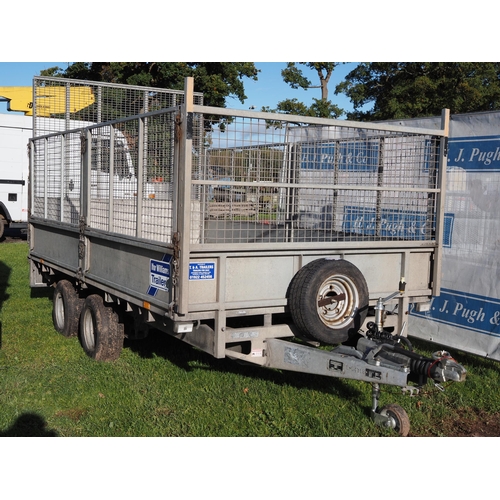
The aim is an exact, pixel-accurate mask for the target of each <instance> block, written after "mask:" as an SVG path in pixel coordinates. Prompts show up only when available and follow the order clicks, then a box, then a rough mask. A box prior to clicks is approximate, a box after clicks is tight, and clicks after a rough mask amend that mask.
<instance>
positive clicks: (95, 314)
mask: <svg viewBox="0 0 500 500" xmlns="http://www.w3.org/2000/svg"><path fill="white" fill-rule="evenodd" d="M123 338H124V334H123V324H122V323H119V321H118V315H117V314H116V312H115V311H114V310H113V308H112V307H110V306H107V305H105V304H104V301H103V300H102V297H101V296H100V295H97V294H93V295H89V296H88V297H87V298H86V299H85V303H84V305H83V310H82V314H81V316H80V340H81V343H82V347H83V350H84V351H85V353H86V354H87V356H89V357H91V358H93V359H95V360H96V361H114V360H115V359H118V358H119V357H120V353H121V351H122V348H123Z"/></svg>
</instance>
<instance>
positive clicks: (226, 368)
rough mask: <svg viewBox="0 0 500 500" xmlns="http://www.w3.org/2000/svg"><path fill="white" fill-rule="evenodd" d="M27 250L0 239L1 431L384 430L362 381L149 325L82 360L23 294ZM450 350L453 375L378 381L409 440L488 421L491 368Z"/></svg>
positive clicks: (43, 306)
mask: <svg viewBox="0 0 500 500" xmlns="http://www.w3.org/2000/svg"><path fill="white" fill-rule="evenodd" d="M27 254H28V245H27V244H26V243H25V242H20V243H9V244H0V297H1V304H0V327H1V330H0V335H1V337H0V340H1V348H0V404H1V411H0V435H2V436H73V437H80V436H89V437H102V436H122V437H126V436H150V437H157V436H184V437H187V436H198V437H205V436H218V437H226V436H227V437H237V436H255V437H263V436H287V437H302V436H319V437H330V436H338V437H342V436H343V437H349V436H359V437H363V436H393V435H395V434H394V433H393V431H388V430H385V429H382V428H380V427H376V426H375V425H374V424H373V422H372V421H371V419H370V417H369V414H370V407H371V387H370V385H369V384H366V383H363V382H357V381H350V380H338V379H330V378H322V377H317V376H309V375H303V374H292V373H284V372H278V371H274V370H265V369H263V368H258V367H252V366H245V365H240V364H237V363H235V362H232V361H230V360H217V359H214V358H212V357H211V356H209V355H208V354H205V353H203V352H200V351H199V350H197V349H195V348H192V347H190V346H188V345H187V344H184V343H182V342H180V341H178V340H175V339H173V338H170V337H169V336H168V335H165V334H162V333H160V332H153V333H152V334H151V335H150V336H149V337H148V338H147V339H145V340H140V341H134V342H127V343H126V345H125V348H124V350H123V352H122V355H121V357H120V359H119V360H117V361H115V362H112V363H99V362H96V361H93V360H92V359H90V358H88V357H87V356H86V355H85V354H84V352H83V349H82V348H81V346H80V344H79V341H78V339H77V338H70V339H68V338H65V337H63V336H61V335H59V334H57V333H56V332H55V330H54V328H53V325H52V316H51V314H52V295H51V290H48V289H47V290H45V289H37V290H34V291H31V290H30V287H29V280H28V267H29V266H28V261H27ZM414 343H415V345H416V347H417V348H418V350H419V352H422V353H424V354H430V353H431V352H432V351H433V350H436V346H430V345H426V344H422V343H417V342H414ZM452 354H453V355H454V356H455V357H456V358H457V360H458V361H459V362H461V363H462V364H464V365H465V366H466V368H467V370H468V378H467V381H466V382H465V383H462V384H452V385H450V386H448V387H447V388H446V390H445V391H444V392H441V391H439V390H438V389H437V388H435V387H434V385H433V384H432V383H430V382H429V384H428V385H427V386H425V388H424V389H423V390H422V391H421V392H420V394H419V395H417V396H413V397H410V396H409V395H403V394H402V393H401V390H400V389H399V388H390V387H385V386H383V388H382V395H381V401H380V404H381V405H384V404H388V403H397V404H399V405H401V406H402V407H403V408H405V410H406V411H407V413H408V415H409V417H410V421H411V425H412V429H411V432H410V436H448V435H458V429H459V428H460V427H459V425H462V427H463V426H464V425H466V423H467V425H470V426H472V425H476V426H478V425H480V424H481V423H482V422H483V421H484V420H485V419H486V420H487V419H489V421H490V422H491V423H493V422H494V421H498V415H499V412H500V394H499V387H500V370H499V367H500V365H499V364H498V363H496V362H494V361H489V360H485V359H482V358H478V357H475V356H471V355H466V354H464V353H458V352H453V353H452ZM486 435H491V434H486Z"/></svg>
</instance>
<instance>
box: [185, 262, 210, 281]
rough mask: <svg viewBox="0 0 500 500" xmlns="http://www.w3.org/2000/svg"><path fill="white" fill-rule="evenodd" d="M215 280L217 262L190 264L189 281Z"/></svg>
mask: <svg viewBox="0 0 500 500" xmlns="http://www.w3.org/2000/svg"><path fill="white" fill-rule="evenodd" d="M214 279H215V262H190V263H189V280H190V281H206V280H214Z"/></svg>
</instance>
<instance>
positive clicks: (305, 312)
mask: <svg viewBox="0 0 500 500" xmlns="http://www.w3.org/2000/svg"><path fill="white" fill-rule="evenodd" d="M288 303H289V307H290V313H291V315H292V319H293V322H294V323H295V326H296V327H297V328H298V329H299V330H300V333H301V334H302V335H304V336H305V337H306V338H309V339H313V340H317V341H319V342H323V343H325V344H339V343H342V342H345V341H346V340H347V339H348V338H349V336H350V335H353V334H355V333H357V331H358V330H359V329H360V327H361V325H362V323H363V321H364V319H365V317H366V314H367V312H368V286H367V284H366V280H365V278H364V276H363V274H362V273H361V272H360V270H359V269H358V268H357V267H356V266H355V265H353V264H351V263H350V262H347V261H345V260H332V259H318V260H314V261H312V262H310V263H309V264H306V265H305V266H304V267H303V268H302V269H300V271H299V272H298V273H297V274H296V275H295V276H294V278H293V280H292V283H291V286H290V293H289V302H288Z"/></svg>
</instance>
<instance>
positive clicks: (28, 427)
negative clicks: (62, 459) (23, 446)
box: [0, 413, 57, 437]
mask: <svg viewBox="0 0 500 500" xmlns="http://www.w3.org/2000/svg"><path fill="white" fill-rule="evenodd" d="M55 436H57V433H56V432H55V431H53V430H50V429H47V424H46V422H45V420H44V419H43V418H42V417H40V415H37V414H36V413H23V414H22V415H21V416H20V417H18V418H17V419H16V421H15V422H14V423H13V424H12V425H11V426H10V427H9V428H8V429H6V430H5V431H1V432H0V437H55Z"/></svg>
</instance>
